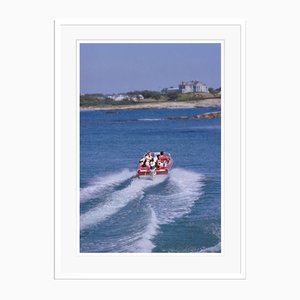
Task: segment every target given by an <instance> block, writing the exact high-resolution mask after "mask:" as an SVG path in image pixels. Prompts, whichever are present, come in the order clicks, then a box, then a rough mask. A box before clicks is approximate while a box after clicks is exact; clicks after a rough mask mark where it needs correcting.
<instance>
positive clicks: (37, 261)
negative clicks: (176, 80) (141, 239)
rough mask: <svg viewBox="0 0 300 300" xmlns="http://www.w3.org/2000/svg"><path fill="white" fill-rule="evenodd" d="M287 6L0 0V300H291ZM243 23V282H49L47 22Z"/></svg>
mask: <svg viewBox="0 0 300 300" xmlns="http://www.w3.org/2000/svg"><path fill="white" fill-rule="evenodd" d="M296 3H297V1H292V0H287V1H284V2H282V1H273V2H272V1H259V2H258V3H256V2H255V1H238V0H236V1H235V0H227V1H222V0H210V1H205V2H204V1H199V0H198V1H197V0H195V1H193V0H186V1H184V2H182V1H164V2H162V1H157V0H152V1H140V0H136V1H135V0H127V1H121V0H120V1H113V0H111V1H106V0H105V1H90V0H86V1H57V0H53V1H47V2H46V1H36V0H27V1H20V0H19V1H5V2H3V3H2V4H1V10H0V22H1V24H0V25H1V26H0V32H1V47H0V54H1V55H0V76H1V77H0V79H1V93H0V97H1V102H0V131H1V135H0V137H1V147H0V170H1V181H0V182H1V185H0V186H1V189H0V195H1V217H0V222H1V223H0V230H1V247H0V249H1V250H0V251H1V256H0V266H1V273H0V274H1V275H0V276H1V281H0V282H1V289H0V296H1V298H2V299H27V298H28V299H64V298H65V299H119V298H120V299H143V300H148V299H151V300H152V299H186V298H187V297H189V298H190V299H195V298H197V299H200V298H203V297H204V298H205V299H220V298H222V299H230V300H233V299H253V298H259V299H266V298H267V299H272V298H273V297H275V296H278V298H281V299H282V298H285V299H297V298H299V296H300V295H299V289H298V286H297V284H298V283H299V275H298V270H299V267H300V265H299V262H300V260H299V253H300V251H299V250H300V246H299V245H300V243H299V233H298V228H299V227H300V226H299V218H298V209H297V208H298V207H299V205H297V204H298V202H299V201H300V197H299V196H300V195H299V167H300V163H299V153H300V147H299V145H300V142H299V133H298V128H297V127H300V126H299V117H298V114H299V112H298V109H299V102H300V98H299V94H298V86H299V74H298V73H299V69H300V65H299V60H300V59H299V53H300V46H299V44H300V43H299V31H298V30H297V26H299V23H300V21H299V18H298V9H297V6H296ZM56 18H74V19H76V18H84V19H87V18H94V19H95V18H101V19H103V18H139V19H140V18H143V19H147V18H152V19H155V18H158V19H161V18H172V19H174V18H209V19H234V18H237V19H246V21H247V66H246V73H247V90H246V94H247V134H246V138H247V170H246V173H247V237H246V238H247V279H246V280H240V281H230V280H227V281H226V280H225V281H175V282H174V281H139V282H134V281H117V282H116V281H68V280H65V281H54V280H53V226H54V220H53V218H54V217H53V126H54V115H53V103H54V100H53V94H54V91H53V77H54V69H53V38H54V36H53V20H54V19H56Z"/></svg>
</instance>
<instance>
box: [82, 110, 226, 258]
mask: <svg viewBox="0 0 300 300" xmlns="http://www.w3.org/2000/svg"><path fill="white" fill-rule="evenodd" d="M210 111H217V109H215V108H191V109H159V110H119V111H82V112H80V251H81V252H82V253H103V252H112V253H116V252H130V253H135V252H177V253H190V252H220V251H221V121H220V119H199V120H162V119H163V118H167V117H175V116H192V115H195V114H200V113H205V112H210ZM147 151H166V152H170V153H171V154H172V157H173V159H174V165H173V168H172V170H171V172H170V174H169V175H168V176H156V177H155V178H154V179H153V180H146V179H139V178H137V177H136V170H137V165H138V161H139V159H140V158H141V157H142V156H143V154H144V153H145V152H147Z"/></svg>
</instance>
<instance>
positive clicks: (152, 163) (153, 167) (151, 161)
mask: <svg viewBox="0 0 300 300" xmlns="http://www.w3.org/2000/svg"><path fill="white" fill-rule="evenodd" d="M149 164H150V169H151V170H153V169H155V161H154V158H152V159H151V160H150V162H149Z"/></svg>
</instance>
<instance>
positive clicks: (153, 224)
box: [131, 207, 159, 252]
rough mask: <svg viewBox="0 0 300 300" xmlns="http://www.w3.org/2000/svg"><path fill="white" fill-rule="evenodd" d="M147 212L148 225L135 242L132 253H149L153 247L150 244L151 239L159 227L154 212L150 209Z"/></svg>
mask: <svg viewBox="0 0 300 300" xmlns="http://www.w3.org/2000/svg"><path fill="white" fill-rule="evenodd" d="M149 210H150V217H149V221H148V225H147V226H146V228H145V230H144V231H143V232H142V233H141V235H140V237H139V239H138V240H137V241H136V243H135V244H134V245H133V247H131V251H132V252H151V251H152V249H153V248H154V247H155V245H154V243H153V242H152V238H153V237H154V236H155V235H156V234H157V230H158V228H159V225H158V220H157V217H156V214H155V212H154V210H153V209H152V208H151V207H149Z"/></svg>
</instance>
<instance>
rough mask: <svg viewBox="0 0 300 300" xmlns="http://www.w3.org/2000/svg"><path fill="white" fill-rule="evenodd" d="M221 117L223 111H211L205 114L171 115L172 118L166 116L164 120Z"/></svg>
mask: <svg viewBox="0 0 300 300" xmlns="http://www.w3.org/2000/svg"><path fill="white" fill-rule="evenodd" d="M215 118H221V112H220V111H216V112H209V113H205V114H199V115H194V116H180V117H171V118H164V119H163V120H197V119H215Z"/></svg>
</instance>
